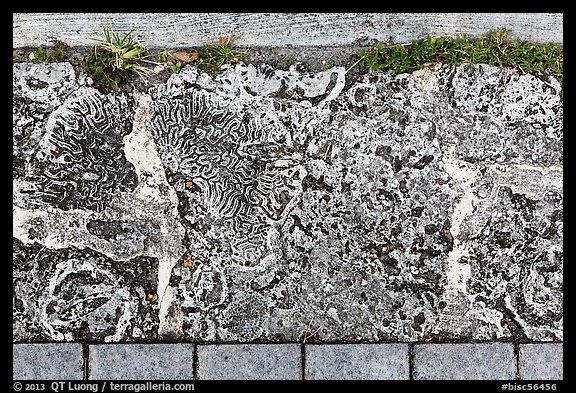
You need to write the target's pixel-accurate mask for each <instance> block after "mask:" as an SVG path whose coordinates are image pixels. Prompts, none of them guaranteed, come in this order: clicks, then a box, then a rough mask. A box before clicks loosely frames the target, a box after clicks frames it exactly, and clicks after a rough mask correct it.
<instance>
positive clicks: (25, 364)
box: [12, 343, 83, 380]
mask: <svg viewBox="0 0 576 393" xmlns="http://www.w3.org/2000/svg"><path fill="white" fill-rule="evenodd" d="M12 348H13V352H12V378H13V379H24V380H30V379H36V380H48V379H68V380H80V379H82V377H83V360H82V344H69V343H57V344H14V345H12Z"/></svg>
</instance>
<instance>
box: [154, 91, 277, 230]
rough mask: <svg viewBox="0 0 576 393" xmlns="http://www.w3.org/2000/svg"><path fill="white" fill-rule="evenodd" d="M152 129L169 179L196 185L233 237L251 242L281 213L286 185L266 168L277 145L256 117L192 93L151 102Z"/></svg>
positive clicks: (217, 219) (206, 94) (209, 97)
mask: <svg viewBox="0 0 576 393" xmlns="http://www.w3.org/2000/svg"><path fill="white" fill-rule="evenodd" d="M152 127H153V132H154V137H155V140H156V142H157V145H158V149H159V152H160V155H161V158H162V162H163V163H164V166H165V167H166V170H167V173H168V174H169V175H172V176H169V177H170V178H171V179H172V181H173V182H174V181H175V180H174V179H180V180H181V181H182V180H187V181H191V182H193V183H194V184H195V185H196V186H198V187H199V188H200V189H201V190H202V192H203V194H204V197H203V200H204V203H205V209H206V210H207V212H208V214H210V216H211V217H212V219H214V220H216V221H218V222H222V223H225V224H231V225H232V227H233V229H234V231H235V232H236V235H237V236H238V238H252V237H253V236H254V234H256V233H258V232H260V231H261V230H262V229H263V228H265V227H266V226H267V222H269V220H277V219H278V218H279V216H280V215H281V214H282V211H283V208H284V206H285V204H282V203H281V198H280V195H281V193H282V192H283V191H284V190H285V187H283V184H282V180H281V176H280V174H279V173H278V172H277V171H275V170H274V169H273V168H272V164H271V162H272V160H273V159H274V157H275V155H276V154H277V152H278V151H279V150H280V149H281V146H280V145H278V144H277V143H275V142H274V141H270V140H269V138H268V133H269V131H270V129H269V126H262V125H261V124H260V122H259V120H258V119H257V118H256V117H254V116H251V115H249V114H248V113H242V112H240V111H238V110H235V108H234V107H232V106H230V105H226V104H222V103H220V102H217V101H216V100H215V99H214V98H213V97H212V96H211V95H210V93H206V92H203V91H195V90H193V91H191V92H188V93H187V94H185V95H184V96H183V97H182V98H159V99H157V100H155V115H154V117H153V119H152Z"/></svg>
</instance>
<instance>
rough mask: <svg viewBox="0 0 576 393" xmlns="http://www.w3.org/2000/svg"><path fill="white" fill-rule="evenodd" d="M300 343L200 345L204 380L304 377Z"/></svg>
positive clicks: (291, 378)
mask: <svg viewBox="0 0 576 393" xmlns="http://www.w3.org/2000/svg"><path fill="white" fill-rule="evenodd" d="M301 369H302V359H301V349H300V345H299V344H238V345H231V344H226V345H199V346H198V379H200V380H217V379H218V380H222V379H223V380H248V379H251V380H296V379H301V374H302V373H301Z"/></svg>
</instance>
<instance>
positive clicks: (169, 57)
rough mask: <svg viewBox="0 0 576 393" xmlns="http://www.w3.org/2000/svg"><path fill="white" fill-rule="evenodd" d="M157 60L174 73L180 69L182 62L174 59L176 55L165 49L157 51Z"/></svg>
mask: <svg viewBox="0 0 576 393" xmlns="http://www.w3.org/2000/svg"><path fill="white" fill-rule="evenodd" d="M158 61H159V62H160V63H162V64H166V66H167V67H168V68H170V70H172V72H173V73H175V74H177V73H179V72H180V70H181V69H182V62H181V61H179V60H178V59H176V57H175V56H174V55H173V54H172V53H170V52H169V51H168V50H166V49H165V50H163V51H160V52H158Z"/></svg>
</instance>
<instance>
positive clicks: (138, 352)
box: [88, 344, 194, 380]
mask: <svg viewBox="0 0 576 393" xmlns="http://www.w3.org/2000/svg"><path fill="white" fill-rule="evenodd" d="M193 377H194V344H110V345H91V346H90V359H89V370H88V378H89V379H108V380H130V379H132V380H148V379H150V380H163V379H165V380H170V379H184V380H185V379H188V380H190V379H193Z"/></svg>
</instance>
